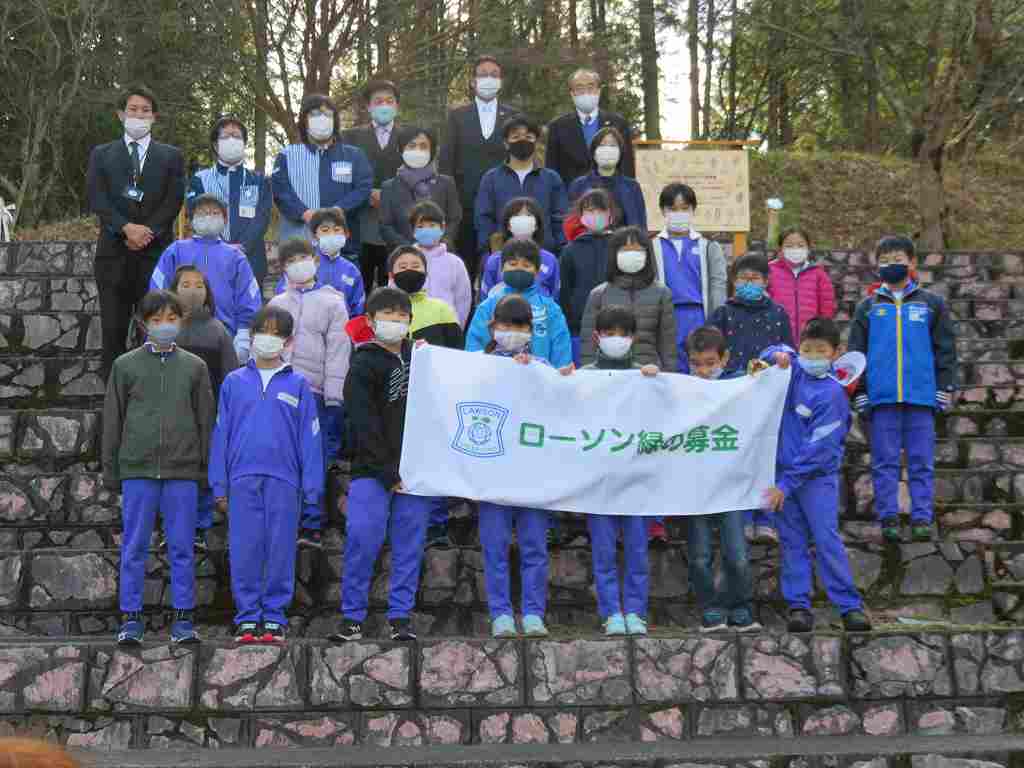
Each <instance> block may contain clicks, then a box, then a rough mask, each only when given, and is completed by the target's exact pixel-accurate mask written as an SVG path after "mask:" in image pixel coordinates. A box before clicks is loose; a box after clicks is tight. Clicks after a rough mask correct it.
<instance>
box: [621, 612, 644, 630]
mask: <svg viewBox="0 0 1024 768" xmlns="http://www.w3.org/2000/svg"><path fill="white" fill-rule="evenodd" d="M626 633H627V634H630V635H646V634H647V622H646V621H645V620H644V619H642V618H641V617H639V616H637V615H636V614H635V613H627V614H626Z"/></svg>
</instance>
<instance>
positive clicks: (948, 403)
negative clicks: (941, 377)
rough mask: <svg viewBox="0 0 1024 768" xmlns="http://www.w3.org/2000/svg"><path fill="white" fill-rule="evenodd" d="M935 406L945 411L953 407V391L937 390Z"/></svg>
mask: <svg viewBox="0 0 1024 768" xmlns="http://www.w3.org/2000/svg"><path fill="white" fill-rule="evenodd" d="M935 406H936V407H937V408H938V409H939V410H940V411H942V412H943V413H945V412H946V411H948V410H949V409H950V408H952V407H953V393H952V392H936V393H935Z"/></svg>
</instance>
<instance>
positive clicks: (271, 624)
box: [260, 621, 288, 643]
mask: <svg viewBox="0 0 1024 768" xmlns="http://www.w3.org/2000/svg"><path fill="white" fill-rule="evenodd" d="M287 633H288V627H287V626H285V625H284V624H279V623H278V622H276V621H265V622H263V634H261V635H260V641H261V642H264V643H283V642H284V641H285V637H286V636H287Z"/></svg>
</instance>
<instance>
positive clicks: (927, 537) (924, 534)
mask: <svg viewBox="0 0 1024 768" xmlns="http://www.w3.org/2000/svg"><path fill="white" fill-rule="evenodd" d="M910 540H911V541H931V540H932V527H931V526H930V525H913V526H911V527H910Z"/></svg>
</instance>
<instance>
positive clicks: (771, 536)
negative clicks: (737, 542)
mask: <svg viewBox="0 0 1024 768" xmlns="http://www.w3.org/2000/svg"><path fill="white" fill-rule="evenodd" d="M754 543H755V544H778V543H779V533H778V531H776V530H775V529H774V528H772V527H771V526H770V525H757V526H754Z"/></svg>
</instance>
